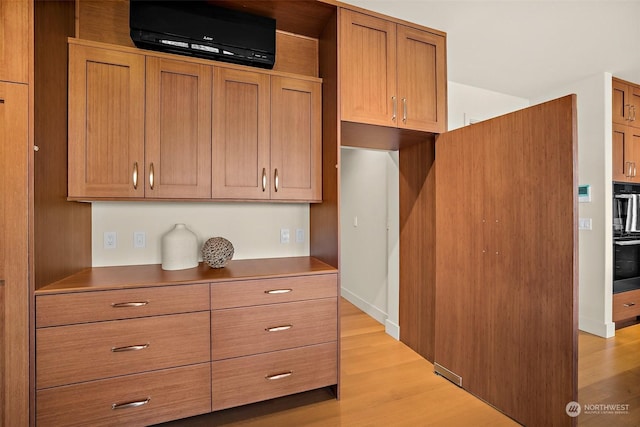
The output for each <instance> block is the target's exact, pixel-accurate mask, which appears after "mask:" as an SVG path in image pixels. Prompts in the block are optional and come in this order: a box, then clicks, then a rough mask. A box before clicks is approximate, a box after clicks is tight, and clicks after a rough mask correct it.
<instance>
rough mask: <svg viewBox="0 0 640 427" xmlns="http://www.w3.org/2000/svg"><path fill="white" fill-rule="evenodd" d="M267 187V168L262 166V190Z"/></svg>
mask: <svg viewBox="0 0 640 427" xmlns="http://www.w3.org/2000/svg"><path fill="white" fill-rule="evenodd" d="M266 189H267V168H262V191H263V192H264V191H266Z"/></svg>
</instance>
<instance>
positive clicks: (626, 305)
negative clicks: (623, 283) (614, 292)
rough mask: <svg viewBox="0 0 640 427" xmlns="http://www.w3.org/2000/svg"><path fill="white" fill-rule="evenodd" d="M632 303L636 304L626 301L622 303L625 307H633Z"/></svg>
mask: <svg viewBox="0 0 640 427" xmlns="http://www.w3.org/2000/svg"><path fill="white" fill-rule="evenodd" d="M634 305H636V303H635V302H628V303H626V304H624V306H625V307H633V306H634Z"/></svg>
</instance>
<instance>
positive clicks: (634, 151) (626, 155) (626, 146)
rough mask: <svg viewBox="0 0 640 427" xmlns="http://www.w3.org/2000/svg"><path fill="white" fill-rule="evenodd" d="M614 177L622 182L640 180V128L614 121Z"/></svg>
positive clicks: (636, 181)
mask: <svg viewBox="0 0 640 427" xmlns="http://www.w3.org/2000/svg"><path fill="white" fill-rule="evenodd" d="M612 141H613V147H612V148H613V149H612V159H613V168H612V175H613V176H612V179H613V180H614V181H620V182H635V183H639V182H640V176H638V168H640V129H639V128H635V127H633V126H625V125H621V124H619V123H613V139H612Z"/></svg>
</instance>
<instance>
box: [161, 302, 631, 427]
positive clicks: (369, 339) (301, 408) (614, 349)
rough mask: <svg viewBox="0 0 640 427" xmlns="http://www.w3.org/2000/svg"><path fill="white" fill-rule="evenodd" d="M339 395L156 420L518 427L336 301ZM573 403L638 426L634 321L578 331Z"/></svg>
mask: <svg viewBox="0 0 640 427" xmlns="http://www.w3.org/2000/svg"><path fill="white" fill-rule="evenodd" d="M341 311H342V313H341V329H342V344H341V345H342V352H341V353H342V354H341V371H342V372H341V374H342V377H341V381H342V388H341V396H340V397H341V399H340V400H336V399H334V397H333V395H332V394H331V393H330V392H329V391H328V390H326V389H322V390H315V391H312V392H308V393H301V394H298V395H294V396H288V397H284V398H280V399H274V400H271V401H267V402H260V403H256V404H253V405H247V406H243V407H239V408H232V409H228V410H225V411H219V412H215V413H213V414H207V415H202V416H199V417H193V418H189V419H187V420H179V421H175V422H172V423H165V424H163V426H165V427H169V426H181V427H182V426H184V427H204V426H207V427H210V426H255V427H262V426H264V427H273V426H278V427H288V426H292V427H293V426H296V427H297V426H349V427H351V426H357V427H360V426H363V427H364V426H394V427H403V426H411V427H416V426H474V427H482V426H487V427H489V426H491V427H499V426H517V425H518V424H517V423H516V422H514V421H513V420H511V419H510V418H508V417H506V416H505V415H503V414H501V413H500V412H498V411H497V410H496V409H494V408H493V407H491V406H490V405H488V404H486V403H484V402H482V401H481V400H479V399H477V398H475V397H474V396H472V395H470V394H469V393H467V392H466V391H464V390H462V389H460V388H458V387H457V386H455V385H453V384H452V383H450V382H448V381H447V380H445V379H444V378H442V377H439V376H437V375H435V374H434V373H433V365H432V364H431V363H429V362H428V361H426V360H425V359H423V358H422V357H420V356H419V355H418V354H416V353H415V352H413V351H412V350H411V349H409V348H408V347H407V346H405V345H404V344H402V343H401V342H398V341H396V340H394V339H393V338H391V337H390V336H388V335H387V334H386V333H385V332H384V327H383V326H382V325H381V324H379V323H378V322H376V321H375V320H373V319H372V318H370V317H369V316H367V315H366V314H364V313H363V312H362V311H360V310H358V309H357V308H356V307H355V306H353V305H352V304H350V303H348V302H347V301H346V300H344V299H343V300H342V305H341ZM579 352H580V361H579V370H580V371H579V384H580V389H579V402H580V403H581V404H583V406H584V405H585V404H611V403H620V404H629V413H628V414H625V415H621V414H618V415H605V414H584V413H583V414H581V415H580V416H579V417H578V426H580V427H582V426H585V427H591V426H608V427H612V426H616V427H618V426H621V427H622V426H635V427H637V426H640V325H636V326H632V327H629V328H624V329H621V330H618V331H617V335H616V337H615V338H612V339H608V340H605V339H603V338H599V337H595V336H593V335H589V334H586V333H580V336H579Z"/></svg>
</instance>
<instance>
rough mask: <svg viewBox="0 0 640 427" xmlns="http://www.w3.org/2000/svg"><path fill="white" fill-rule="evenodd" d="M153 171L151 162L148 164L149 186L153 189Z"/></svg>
mask: <svg viewBox="0 0 640 427" xmlns="http://www.w3.org/2000/svg"><path fill="white" fill-rule="evenodd" d="M154 178H155V177H154V173H153V162H151V164H150V165H149V188H150V189H151V190H153V181H154Z"/></svg>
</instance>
